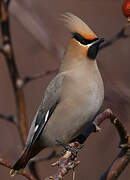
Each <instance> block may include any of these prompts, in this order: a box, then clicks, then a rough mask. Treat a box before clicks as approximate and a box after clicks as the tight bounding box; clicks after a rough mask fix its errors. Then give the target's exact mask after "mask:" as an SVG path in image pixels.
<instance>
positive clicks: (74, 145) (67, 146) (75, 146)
mask: <svg viewBox="0 0 130 180" xmlns="http://www.w3.org/2000/svg"><path fill="white" fill-rule="evenodd" d="M57 144H58V145H60V146H62V147H64V150H63V151H62V156H63V155H65V153H66V151H70V152H71V153H72V155H71V159H75V158H76V157H77V153H78V146H79V143H78V142H73V143H71V144H64V143H62V142H61V141H59V140H57Z"/></svg>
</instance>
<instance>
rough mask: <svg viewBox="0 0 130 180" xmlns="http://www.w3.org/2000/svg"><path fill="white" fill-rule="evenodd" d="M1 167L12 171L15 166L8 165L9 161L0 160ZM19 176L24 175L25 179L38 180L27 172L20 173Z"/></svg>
mask: <svg viewBox="0 0 130 180" xmlns="http://www.w3.org/2000/svg"><path fill="white" fill-rule="evenodd" d="M0 165H2V166H4V167H7V168H9V169H12V167H13V165H12V164H10V163H8V162H7V161H5V160H3V159H1V158H0ZM18 174H19V175H22V176H24V177H26V178H27V179H29V180H36V179H35V178H34V177H33V176H32V175H31V174H29V173H27V172H26V171H23V172H20V173H18Z"/></svg>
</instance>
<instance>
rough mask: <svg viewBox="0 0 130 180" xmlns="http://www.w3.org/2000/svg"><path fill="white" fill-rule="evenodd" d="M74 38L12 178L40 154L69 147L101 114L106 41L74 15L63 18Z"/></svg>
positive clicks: (34, 120) (68, 14) (12, 171)
mask: <svg viewBox="0 0 130 180" xmlns="http://www.w3.org/2000/svg"><path fill="white" fill-rule="evenodd" d="M62 20H63V21H64V24H65V26H66V27H67V29H68V31H69V32H70V33H71V38H70V40H69V42H68V45H67V47H66V49H65V52H64V56H63V58H62V61H61V65H60V67H59V71H58V73H57V75H56V76H55V77H54V78H53V79H52V80H51V82H50V83H49V85H48V86H47V88H46V90H45V93H44V96H43V98H42V101H41V104H40V106H39V108H38V110H37V112H36V115H35V117H34V119H33V121H32V124H31V128H30V130H29V134H28V137H27V141H26V145H25V148H24V150H23V151H22V153H21V154H20V156H19V158H18V160H17V161H16V163H15V164H14V166H13V168H12V170H11V171H10V174H11V175H14V174H16V173H17V172H18V171H21V170H22V169H24V168H25V166H26V165H27V163H28V162H29V160H30V159H31V158H33V157H34V156H36V155H37V154H38V153H39V152H40V151H41V150H43V149H45V148H47V147H53V146H55V145H57V141H59V142H62V143H65V144H68V143H70V142H72V141H73V139H75V138H76V137H77V136H78V135H80V133H81V132H82V131H84V130H85V129H86V128H87V127H88V126H89V125H90V124H91V123H92V122H93V120H94V117H95V116H96V115H97V113H98V112H99V110H100V108H101V106H102V103H103V99H104V84H103V80H102V77H101V74H100V72H99V69H98V66H97V62H96V56H97V53H98V50H99V47H100V44H101V43H102V42H103V41H104V39H103V38H98V37H97V35H96V34H95V33H94V31H93V30H91V29H90V27H89V26H88V25H87V24H86V23H85V22H84V21H83V20H81V18H79V17H77V16H76V15H74V14H72V13H69V12H67V13H65V14H63V15H62Z"/></svg>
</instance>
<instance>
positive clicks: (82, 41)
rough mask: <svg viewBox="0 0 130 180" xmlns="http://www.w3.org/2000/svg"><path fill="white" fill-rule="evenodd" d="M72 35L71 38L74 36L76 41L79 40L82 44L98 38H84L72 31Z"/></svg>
mask: <svg viewBox="0 0 130 180" xmlns="http://www.w3.org/2000/svg"><path fill="white" fill-rule="evenodd" d="M72 35H73V38H75V39H76V40H77V41H78V42H80V43H81V44H83V45H88V44H91V43H92V42H94V41H96V40H98V38H95V39H93V40H88V39H85V38H83V37H82V36H81V35H80V34H78V33H72Z"/></svg>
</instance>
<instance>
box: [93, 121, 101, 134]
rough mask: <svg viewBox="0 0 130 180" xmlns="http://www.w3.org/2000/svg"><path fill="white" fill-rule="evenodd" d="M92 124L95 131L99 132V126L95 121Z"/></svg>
mask: <svg viewBox="0 0 130 180" xmlns="http://www.w3.org/2000/svg"><path fill="white" fill-rule="evenodd" d="M93 125H94V126H95V132H101V128H100V127H99V126H97V124H96V123H94V122H93Z"/></svg>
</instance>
